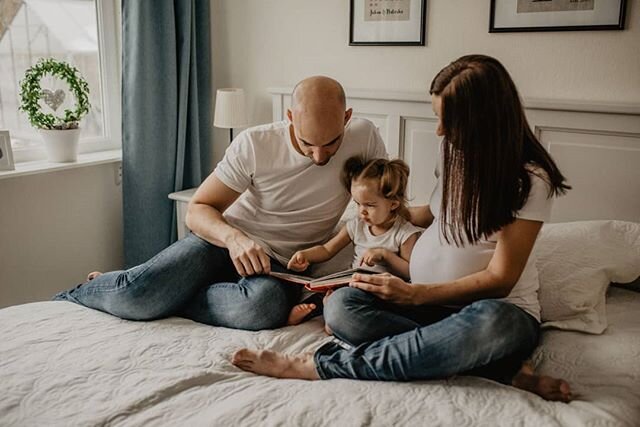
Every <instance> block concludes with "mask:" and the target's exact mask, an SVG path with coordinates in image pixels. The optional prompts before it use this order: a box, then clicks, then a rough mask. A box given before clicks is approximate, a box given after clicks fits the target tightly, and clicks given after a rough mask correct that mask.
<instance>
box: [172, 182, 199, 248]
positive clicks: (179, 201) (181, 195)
mask: <svg viewBox="0 0 640 427" xmlns="http://www.w3.org/2000/svg"><path fill="white" fill-rule="evenodd" d="M196 190H197V188H190V189H188V190H182V191H177V192H175V193H171V194H169V198H170V199H171V200H175V201H176V225H177V226H178V240H179V239H182V238H183V237H184V236H186V235H187V234H188V233H189V229H188V228H187V225H186V224H185V223H184V219H185V216H186V215H187V205H189V200H191V196H193V193H195V192H196Z"/></svg>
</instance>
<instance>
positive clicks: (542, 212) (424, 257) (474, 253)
mask: <svg viewBox="0 0 640 427" xmlns="http://www.w3.org/2000/svg"><path fill="white" fill-rule="evenodd" d="M535 172H536V173H538V174H541V173H542V174H543V173H544V172H541V171H540V170H536V171H535ZM437 175H438V173H437V171H436V176H437ZM529 176H530V177H531V190H530V192H529V197H528V199H527V201H526V202H525V204H524V206H523V207H522V209H521V210H520V211H518V213H517V214H516V217H517V218H519V219H528V220H532V221H540V222H545V221H547V220H548V219H549V217H550V214H551V207H552V205H553V198H549V197H548V194H549V184H547V183H546V182H545V181H544V180H543V179H541V178H540V177H538V176H537V175H535V174H534V173H531V172H530V173H529ZM441 199H442V184H441V180H440V179H438V183H437V185H436V188H435V190H434V191H433V193H432V194H431V199H430V201H429V207H430V209H431V212H432V213H433V216H434V217H435V220H434V221H433V223H432V224H431V226H429V228H427V229H426V230H425V232H424V233H423V234H422V236H421V237H420V238H419V239H418V241H417V242H416V245H415V246H414V248H413V253H412V255H411V263H410V264H409V270H410V273H411V281H412V282H413V283H427V284H428V283H443V282H451V281H454V280H457V279H459V278H461V277H464V276H468V275H470V274H473V273H477V272H478V271H482V270H484V269H485V268H487V266H488V265H489V261H491V258H492V257H493V253H494V251H495V249H496V243H497V236H496V235H495V234H494V235H492V236H490V237H489V238H488V239H482V240H480V241H479V242H478V243H476V244H475V245H468V244H467V245H465V246H464V247H460V248H459V247H457V246H455V244H453V243H451V244H447V242H446V240H444V237H442V236H441V232H440V222H439V219H438V217H439V213H440V201H441ZM535 263H536V256H535V247H534V250H532V251H531V255H529V259H528V260H527V264H526V266H525V268H524V270H523V271H522V274H521V275H520V279H519V280H518V282H517V283H516V285H515V286H514V287H513V289H512V290H511V293H510V294H509V295H508V296H507V297H506V298H502V301H507V302H509V303H511V304H514V305H517V306H518V307H520V308H522V309H523V310H524V311H526V312H527V313H529V314H531V315H532V316H533V317H535V318H536V319H537V320H538V321H540V302H539V301H538V288H539V282H538V270H537V269H536V264H535Z"/></svg>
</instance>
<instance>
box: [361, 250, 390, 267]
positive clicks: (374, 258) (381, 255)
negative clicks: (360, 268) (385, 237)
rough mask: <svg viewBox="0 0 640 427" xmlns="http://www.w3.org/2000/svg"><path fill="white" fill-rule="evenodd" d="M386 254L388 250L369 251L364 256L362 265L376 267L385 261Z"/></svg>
mask: <svg viewBox="0 0 640 427" xmlns="http://www.w3.org/2000/svg"><path fill="white" fill-rule="evenodd" d="M386 252H387V250H386V249H382V248H373V249H367V251H366V252H365V253H364V255H362V259H361V260H360V265H363V264H366V265H368V266H374V265H376V264H380V263H381V262H382V261H384V260H385V257H386V255H387V254H386Z"/></svg>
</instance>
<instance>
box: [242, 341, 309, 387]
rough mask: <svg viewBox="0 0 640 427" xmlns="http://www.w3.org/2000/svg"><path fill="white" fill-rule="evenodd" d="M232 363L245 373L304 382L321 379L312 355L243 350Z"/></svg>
mask: <svg viewBox="0 0 640 427" xmlns="http://www.w3.org/2000/svg"><path fill="white" fill-rule="evenodd" d="M231 363H233V364H234V365H235V366H237V367H238V368H240V369H242V370H243V371H248V372H253V373H254V374H258V375H266V376H268V377H276V378H298V379H303V380H319V379H320V376H319V375H318V373H317V372H316V364H315V362H314V361H313V355H312V354H310V353H305V354H301V355H299V356H287V355H284V354H282V353H276V352H275V351H269V350H249V349H246V348H243V349H241V350H238V351H236V352H235V353H234V354H233V357H232V358H231Z"/></svg>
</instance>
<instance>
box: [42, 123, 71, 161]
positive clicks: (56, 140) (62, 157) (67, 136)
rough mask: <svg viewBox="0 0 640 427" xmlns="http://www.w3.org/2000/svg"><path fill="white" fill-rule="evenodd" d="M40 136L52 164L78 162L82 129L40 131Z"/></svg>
mask: <svg viewBox="0 0 640 427" xmlns="http://www.w3.org/2000/svg"><path fill="white" fill-rule="evenodd" d="M40 135H42V139H43V140H44V149H45V151H46V152H47V158H48V159H49V161H50V162H53V163H65V162H75V161H76V160H78V140H79V139H80V129H66V130H55V129H53V130H50V129H40Z"/></svg>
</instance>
